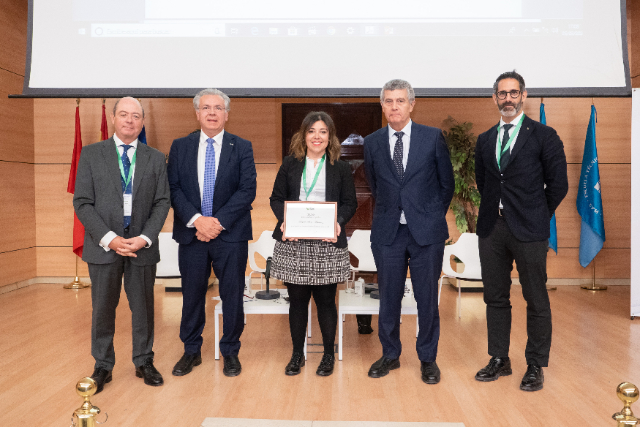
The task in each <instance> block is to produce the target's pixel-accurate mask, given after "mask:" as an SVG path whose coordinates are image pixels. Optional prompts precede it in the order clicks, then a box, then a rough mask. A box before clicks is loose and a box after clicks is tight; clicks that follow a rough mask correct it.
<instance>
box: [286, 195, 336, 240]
mask: <svg viewBox="0 0 640 427" xmlns="http://www.w3.org/2000/svg"><path fill="white" fill-rule="evenodd" d="M337 218H338V203H336V202H284V237H285V238H287V239H335V238H337V237H338V236H336V220H337Z"/></svg>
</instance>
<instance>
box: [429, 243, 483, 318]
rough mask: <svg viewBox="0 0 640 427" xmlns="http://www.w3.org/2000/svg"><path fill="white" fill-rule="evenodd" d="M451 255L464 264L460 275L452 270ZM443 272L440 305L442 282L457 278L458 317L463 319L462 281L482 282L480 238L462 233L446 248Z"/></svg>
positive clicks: (439, 291) (440, 291) (440, 292)
mask: <svg viewBox="0 0 640 427" xmlns="http://www.w3.org/2000/svg"><path fill="white" fill-rule="evenodd" d="M451 255H453V256H455V257H457V258H458V259H459V260H460V261H462V262H463V263H464V271H463V272H462V273H458V272H457V271H454V270H453V268H451ZM442 272H443V273H444V274H443V275H442V277H440V289H439V290H438V305H440V295H441V294H442V280H443V279H444V278H445V277H451V278H455V279H456V280H457V282H458V317H462V314H461V309H460V304H461V301H462V293H461V292H462V291H461V288H460V279H463V280H482V273H481V270H480V254H479V252H478V236H477V235H476V234H475V233H462V234H461V235H460V238H459V239H458V241H457V242H455V243H454V244H453V245H449V246H445V247H444V259H443V261H442Z"/></svg>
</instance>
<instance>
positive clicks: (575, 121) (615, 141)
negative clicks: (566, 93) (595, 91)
mask: <svg viewBox="0 0 640 427" xmlns="http://www.w3.org/2000/svg"><path fill="white" fill-rule="evenodd" d="M532 101H535V102H532ZM591 102H592V98H545V99H544V104H545V112H546V116H547V124H548V125H549V126H551V127H552V128H554V129H555V130H556V131H557V132H558V135H559V136H560V139H562V142H563V143H564V149H565V154H566V156H567V162H569V163H582V153H583V152H584V141H585V138H586V136H587V127H588V125H589V115H590V114H591ZM593 102H594V103H595V106H596V111H597V113H598V114H597V118H598V122H597V124H596V139H597V144H598V159H599V162H600V163H601V164H602V163H629V159H630V158H631V144H630V140H631V126H630V124H631V99H630V98H595V99H593ZM527 104H533V106H534V107H535V109H536V111H535V112H531V113H529V112H527V114H530V116H531V117H532V118H533V119H535V120H538V119H539V117H540V113H539V112H538V111H537V109H539V108H540V98H536V99H535V100H534V99H532V98H529V99H528V100H527Z"/></svg>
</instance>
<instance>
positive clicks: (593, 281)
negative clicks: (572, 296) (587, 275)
mask: <svg viewBox="0 0 640 427" xmlns="http://www.w3.org/2000/svg"><path fill="white" fill-rule="evenodd" d="M591 264H592V269H591V271H592V272H593V273H592V276H591V284H590V285H582V286H580V288H581V289H585V290H587V291H606V290H607V287H606V286H605V285H596V259H595V258H594V259H593V261H592V262H591Z"/></svg>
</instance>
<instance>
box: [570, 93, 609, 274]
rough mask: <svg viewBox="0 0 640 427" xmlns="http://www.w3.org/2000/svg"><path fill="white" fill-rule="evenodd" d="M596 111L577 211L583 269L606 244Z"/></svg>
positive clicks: (589, 132)
mask: <svg viewBox="0 0 640 427" xmlns="http://www.w3.org/2000/svg"><path fill="white" fill-rule="evenodd" d="M597 121H598V120H597V116H596V107H595V105H592V106H591V117H590V118H589V127H588V128H587V139H586V140H585V141H584V154H583V155H582V170H581V171H580V180H579V183H578V198H577V199H576V207H577V208H578V213H579V214H580V216H581V217H582V228H581V230H580V265H581V266H583V267H586V266H587V265H589V263H591V261H592V260H593V259H594V258H595V257H596V255H597V254H598V252H600V249H602V245H603V244H604V241H605V240H606V238H605V235H604V217H603V216H602V195H601V193H600V192H601V188H600V171H599V170H598V150H597V149H596V122H597Z"/></svg>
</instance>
